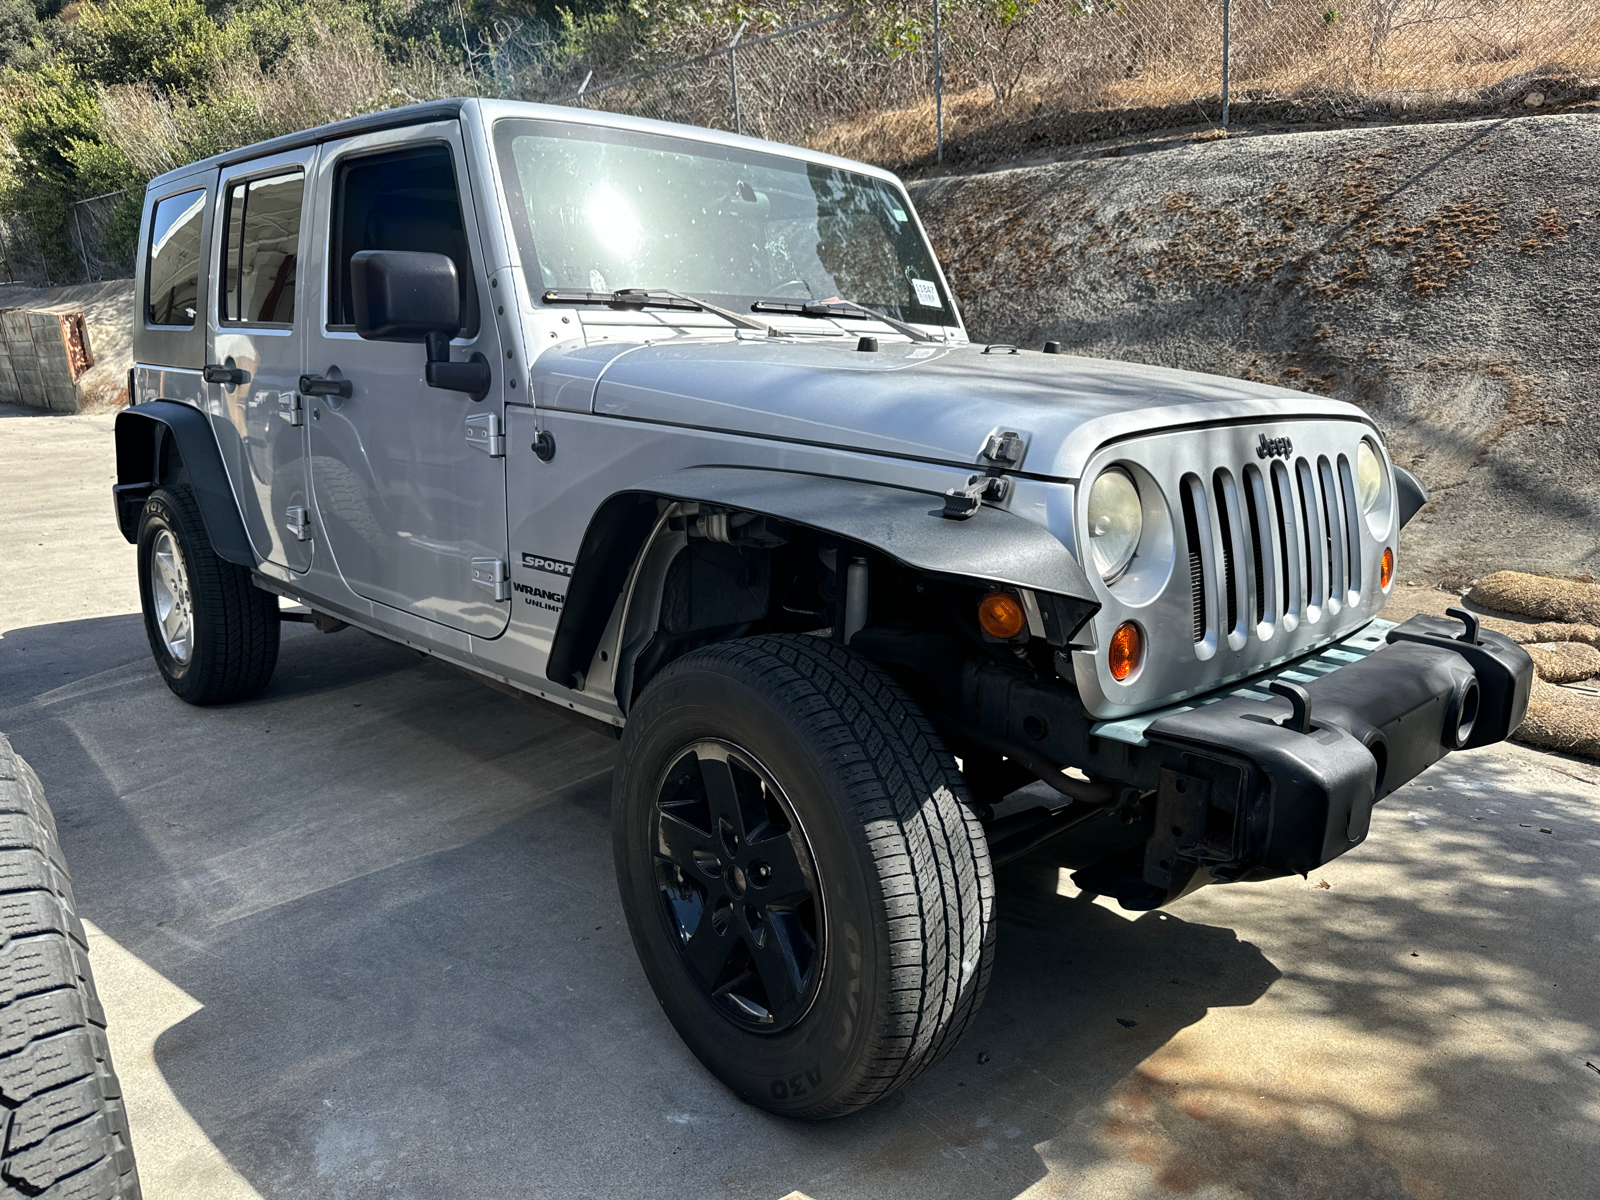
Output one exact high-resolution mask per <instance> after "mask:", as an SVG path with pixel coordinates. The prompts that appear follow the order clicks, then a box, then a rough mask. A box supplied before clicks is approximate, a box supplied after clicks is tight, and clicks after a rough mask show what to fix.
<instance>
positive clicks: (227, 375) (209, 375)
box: [200, 363, 244, 387]
mask: <svg viewBox="0 0 1600 1200" xmlns="http://www.w3.org/2000/svg"><path fill="white" fill-rule="evenodd" d="M200 374H202V375H203V376H205V381H206V382H207V383H227V384H232V385H233V386H235V387H237V386H238V385H239V384H241V383H243V382H244V372H243V371H241V370H239V368H238V367H224V366H222V365H221V364H220V363H207V364H206V366H205V369H204V370H203V371H201V372H200Z"/></svg>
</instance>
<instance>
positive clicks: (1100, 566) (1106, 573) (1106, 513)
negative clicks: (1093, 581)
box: [1087, 467, 1144, 583]
mask: <svg viewBox="0 0 1600 1200" xmlns="http://www.w3.org/2000/svg"><path fill="white" fill-rule="evenodd" d="M1087 515H1088V518H1089V554H1090V556H1091V557H1092V558H1093V559H1094V568H1095V570H1097V571H1099V572H1100V578H1102V579H1104V580H1105V581H1106V582H1107V583H1110V582H1111V581H1112V580H1113V579H1115V578H1116V577H1117V576H1118V575H1120V574H1122V572H1123V570H1124V569H1126V567H1127V565H1128V562H1129V560H1131V559H1132V558H1133V552H1134V550H1135V549H1136V548H1137V547H1138V545H1139V535H1140V534H1141V533H1143V532H1144V506H1143V505H1142V504H1140V502H1139V489H1138V488H1137V487H1136V486H1134V482H1133V479H1132V478H1131V477H1130V476H1129V475H1128V473H1127V472H1126V471H1124V470H1123V469H1122V468H1121V467H1112V468H1110V469H1109V470H1106V471H1102V472H1100V477H1099V478H1098V479H1096V480H1095V481H1094V486H1093V487H1091V488H1090V489H1089V509H1088V513H1087Z"/></svg>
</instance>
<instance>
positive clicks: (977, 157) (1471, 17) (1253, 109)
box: [0, 0, 1600, 285]
mask: <svg viewBox="0 0 1600 1200" xmlns="http://www.w3.org/2000/svg"><path fill="white" fill-rule="evenodd" d="M463 32H464V34H465V30H464V31H463ZM466 41H467V43H468V45H469V52H468V54H467V56H466V64H465V65H466V69H467V79H468V80H469V83H470V85H471V86H472V87H474V88H476V90H477V91H478V92H479V93H480V94H483V95H491V96H502V97H511V98H517V99H529V100H543V101H547V102H553V103H557V104H566V105H571V106H575V107H585V108H595V109H603V110H606V111H609V112H617V113H627V114H631V115H636V116H644V117H654V118H658V119H661V120H666V121H676V122H681V123H683V124H688V125H699V126H705V127H709V128H714V129H725V130H730V131H734V132H740V133H744V134H748V135H750V136H752V137H758V138H767V139H770V140H773V141H778V142H788V143H793V144H798V145H804V146H810V147H812V148H815V149H819V150H826V151H830V152H832V153H836V154H840V155H843V156H845V157H848V158H856V159H862V160H865V161H868V162H875V163H879V164H881V165H884V166H888V167H891V168H896V169H900V170H906V169H917V168H923V167H927V166H929V165H931V164H933V163H935V162H936V161H939V160H941V159H943V160H946V161H949V162H952V163H956V164H962V165H976V164H979V163H983V162H986V161H1000V160H1004V159H1007V158H1015V157H1019V156H1021V155H1024V154H1026V153H1028V152H1029V151H1030V150H1034V149H1046V148H1051V147H1060V146H1070V145H1072V144H1075V143H1082V142H1089V141H1096V140H1102V139H1107V138H1114V137H1117V136H1121V135H1126V134H1135V133H1139V132H1142V131H1151V130H1157V129H1162V128H1171V127H1174V126H1182V125H1185V124H1188V125H1193V124H1196V123H1209V124H1211V125H1213V126H1217V127H1221V126H1224V125H1227V124H1228V123H1229V122H1230V121H1233V120H1239V119H1252V120H1253V119H1256V118H1273V119H1279V120H1288V121H1314V120H1341V119H1350V118H1353V117H1358V116H1364V115H1384V116H1401V117H1404V116H1407V115H1427V114H1428V113H1430V112H1435V113H1448V112H1455V113H1459V114H1460V115H1471V114H1473V113H1483V112H1491V111H1504V110H1505V109H1506V108H1508V107H1512V106H1515V107H1518V108H1522V107H1524V106H1530V107H1537V106H1540V105H1546V104H1549V103H1556V102H1574V101H1579V102H1581V101H1584V100H1587V101H1589V102H1590V103H1592V104H1594V105H1596V106H1600V4H1596V3H1593V2H1591V0H1584V2H1582V3H1579V2H1577V0H937V7H935V0H928V3H926V4H925V5H924V4H918V5H915V6H909V7H899V8H894V7H873V8H854V9H846V10H843V11H838V12H827V13H823V14H821V15H819V16H817V17H815V18H813V19H810V20H805V21H800V22H798V23H796V24H793V25H791V26H789V27H787V28H783V29H778V30H775V31H771V32H764V31H762V30H761V29H760V28H755V27H752V26H751V25H750V24H749V23H748V22H747V23H745V24H743V25H737V26H732V25H728V26H718V25H716V24H714V23H702V24H697V25H694V26H690V27H685V28H684V29H682V30H680V31H679V32H678V33H677V34H675V40H674V41H672V42H671V43H670V44H669V45H668V46H667V47H665V48H658V49H657V50H656V51H655V52H654V59H653V61H646V62H644V63H640V62H638V61H634V62H631V63H625V64H617V63H611V64H608V63H606V62H600V61H590V62H585V61H572V60H570V58H564V57H563V56H562V54H561V51H560V45H559V39H557V38H556V37H555V36H554V35H553V33H552V31H551V30H550V28H549V27H548V26H544V25H541V24H539V23H537V22H527V23H523V24H508V23H504V22H502V23H499V24H497V25H495V26H494V27H493V28H492V29H486V30H480V31H478V32H477V33H476V35H475V36H472V37H467V38H466ZM629 53H630V54H636V53H637V51H636V50H630V51H629ZM663 60H665V61H663ZM641 68H642V69H641ZM383 102H384V101H382V100H377V101H374V102H373V103H374V104H381V103H383ZM52 218H53V219H49V220H46V219H42V218H41V216H40V214H30V213H9V214H0V269H3V278H4V279H5V280H6V281H7V282H20V283H30V284H35V285H48V284H61V283H77V282H83V281H87V280H100V279H111V278H118V277H126V276H128V275H131V274H132V272H133V254H134V242H135V240H136V238H137V229H138V221H139V196H138V195H137V194H135V193H121V192H117V193H111V194H109V195H104V196H95V197H91V198H89V199H86V200H80V201H77V202H74V203H72V204H70V205H68V206H67V209H66V212H65V214H62V213H56V214H53V215H52Z"/></svg>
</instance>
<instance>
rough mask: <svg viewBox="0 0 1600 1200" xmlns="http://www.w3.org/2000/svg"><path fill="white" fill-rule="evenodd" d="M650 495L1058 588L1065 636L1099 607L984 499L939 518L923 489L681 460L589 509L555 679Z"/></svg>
mask: <svg viewBox="0 0 1600 1200" xmlns="http://www.w3.org/2000/svg"><path fill="white" fill-rule="evenodd" d="M657 500H696V501H700V502H701V503H706V504H715V505H719V506H722V507H726V508H730V509H738V510H741V511H744V512H753V513H757V514H759V515H761V516H767V517H774V518H776V519H778V520H782V521H788V522H791V523H793V524H795V525H801V526H804V527H806V528H809V529H814V530H816V531H818V532H820V533H827V534H832V535H834V536H835V537H839V538H842V539H844V540H846V541H851V542H855V543H857V544H860V545H863V546H868V547H870V548H872V549H874V550H877V551H880V552H881V553H883V554H884V555H886V556H888V557H889V558H891V559H894V560H895V561H896V562H899V563H900V564H902V565H903V566H906V567H910V568H912V569H913V570H917V571H922V572H925V573H927V574H929V575H933V576H939V577H942V578H946V579H954V580H962V581H967V582H978V583H987V584H992V585H994V586H997V587H999V586H1012V587H1019V588H1028V589H1030V590H1032V591H1034V592H1036V593H1042V594H1044V595H1046V596H1054V597H1059V604H1058V606H1057V610H1058V611H1059V612H1060V613H1061V625H1062V627H1063V628H1062V633H1063V634H1064V635H1065V636H1070V635H1071V634H1073V633H1075V632H1077V630H1078V629H1079V628H1081V627H1082V625H1083V624H1084V622H1086V621H1088V620H1089V618H1090V617H1092V616H1094V614H1095V613H1096V612H1098V611H1099V609H1100V601H1099V599H1098V598H1097V597H1096V596H1095V594H1094V590H1093V588H1092V587H1091V586H1090V584H1089V580H1088V578H1087V576H1085V575H1084V573H1083V568H1082V567H1081V566H1079V564H1078V560H1077V559H1075V558H1074V557H1073V556H1072V553H1071V551H1069V550H1068V549H1067V548H1066V546H1064V545H1062V543H1061V541H1060V540H1059V539H1058V538H1057V537H1056V536H1055V535H1054V534H1053V533H1051V532H1050V531H1049V530H1048V529H1045V528H1044V527H1043V526H1041V525H1037V524H1035V523H1034V522H1032V521H1029V520H1027V519H1026V518H1024V517H1021V516H1018V515H1017V514H1016V513H1012V512H1008V511H1007V510H1005V509H1002V508H995V507H993V506H992V505H988V504H984V505H981V506H980V507H979V508H978V510H977V511H976V512H975V513H973V514H972V515H971V516H970V517H967V518H966V519H964V520H952V519H950V518H948V517H946V516H944V496H943V495H942V494H937V493H933V492H922V491H916V490H913V489H911V488H901V487H892V486H890V485H888V484H882V483H867V482H864V481H862V480H859V479H843V478H837V477H835V476H830V475H806V474H801V473H799V472H794V471H776V470H762V469H755V468H749V467H689V468H686V469H685V470H681V471H676V472H673V473H672V474H669V475H660V476H657V477H655V478H653V479H646V480H642V481H640V482H639V483H637V484H634V485H633V486H631V487H629V488H627V489H626V490H625V491H622V492H618V493H616V494H615V495H613V496H611V497H610V498H609V499H607V500H606V502H605V503H604V504H602V505H601V506H600V508H599V509H598V510H596V513H595V517H594V519H593V520H592V521H591V522H590V526H589V530H588V531H587V532H586V533H585V535H584V539H583V543H582V545H581V547H580V549H579V553H578V560H577V562H576V563H575V564H574V566H573V574H572V583H571V584H570V586H569V588H568V594H567V603H566V605H565V610H564V612H563V613H562V618H561V622H560V625H559V626H558V627H557V630H556V636H555V640H554V641H553V643H552V644H551V647H550V660H549V665H548V667H547V675H548V677H549V678H550V679H551V680H553V681H555V682H557V683H560V684H562V685H566V684H568V683H569V681H570V680H571V679H572V678H573V675H574V673H575V672H577V671H583V670H586V669H587V668H588V666H589V663H590V661H591V660H592V659H593V657H594V654H595V651H596V650H597V649H598V648H599V645H600V639H601V637H602V636H603V634H604V631H605V626H606V623H607V622H608V621H609V620H610V617H611V609H612V604H613V603H614V601H615V597H616V596H617V594H618V593H619V592H620V591H621V589H622V587H623V586H624V584H625V582H626V579H627V576H628V573H629V571H630V570H631V569H632V567H633V563H634V560H635V559H636V558H637V556H638V554H639V552H640V550H641V549H642V548H643V547H644V545H645V542H646V541H647V540H648V538H649V534H650V530H651V528H652V527H653V526H654V523H655V518H656V514H657V505H656V503H655V502H656V501H657ZM1063 640H1064V638H1063Z"/></svg>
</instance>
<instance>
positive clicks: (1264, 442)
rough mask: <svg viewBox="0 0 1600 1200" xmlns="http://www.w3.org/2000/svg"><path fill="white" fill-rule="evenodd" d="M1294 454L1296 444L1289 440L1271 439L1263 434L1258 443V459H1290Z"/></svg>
mask: <svg viewBox="0 0 1600 1200" xmlns="http://www.w3.org/2000/svg"><path fill="white" fill-rule="evenodd" d="M1293 453H1294V443H1293V442H1291V441H1290V440H1289V439H1288V438H1269V437H1268V436H1267V435H1266V434H1264V433H1263V434H1262V435H1261V438H1260V440H1259V441H1258V442H1256V457H1257V458H1288V457H1289V455H1291V454H1293Z"/></svg>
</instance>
